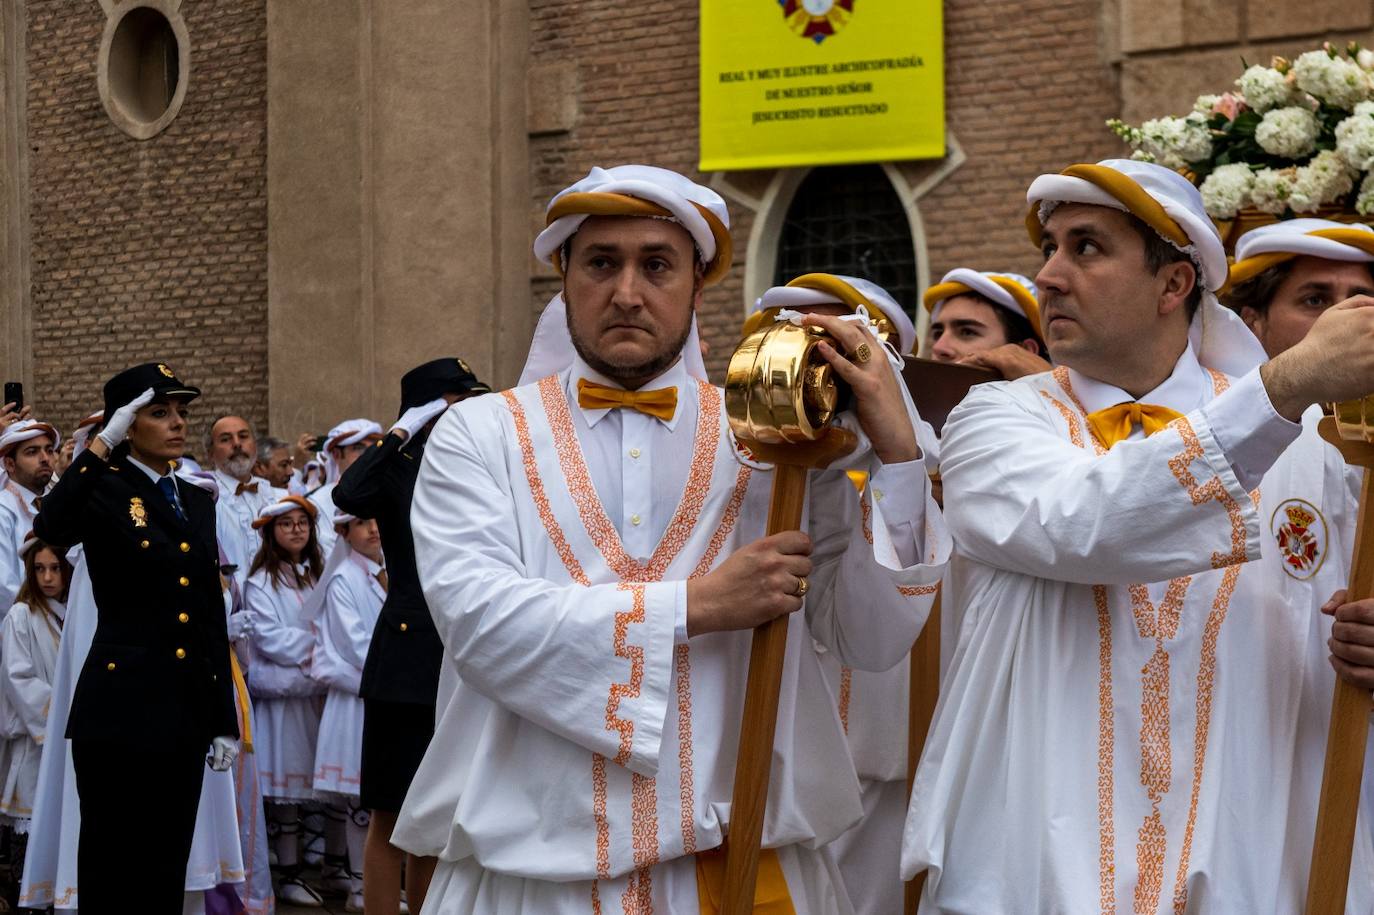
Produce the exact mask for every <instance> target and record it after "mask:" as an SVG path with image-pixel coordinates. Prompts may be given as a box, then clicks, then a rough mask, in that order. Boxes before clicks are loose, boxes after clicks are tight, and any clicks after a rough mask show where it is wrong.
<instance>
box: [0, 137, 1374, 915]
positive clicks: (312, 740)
mask: <svg viewBox="0 0 1374 915" xmlns="http://www.w3.org/2000/svg"><path fill="white" fill-rule="evenodd" d="M1028 202H1029V204H1030V206H1031V217H1030V219H1028V221H1027V225H1028V228H1029V230H1030V234H1031V238H1032V241H1033V242H1034V243H1035V244H1036V245H1037V246H1038V247H1039V249H1040V252H1041V256H1042V259H1043V266H1042V268H1041V269H1040V271H1039V272H1038V274H1037V276H1036V277H1035V278H1034V279H1033V280H1032V279H1030V278H1028V277H1025V276H1021V275H1018V274H1015V273H1011V272H1008V271H999V270H988V269H976V268H975V267H974V266H970V267H959V268H956V269H954V270H951V271H950V272H949V273H947V274H946V275H945V276H944V277H943V278H942V280H941V281H940V282H939V283H937V284H935V285H933V286H932V287H931V288H930V289H929V290H927V292H926V294H925V296H924V298H923V302H922V303H920V305H921V306H923V307H924V308H926V309H927V310H928V312H929V317H930V320H929V328H930V330H929V337H928V339H927V340H926V341H924V342H923V344H922V345H920V346H918V341H917V339H916V328H915V325H914V323H913V321H912V317H911V312H910V311H909V307H910V306H911V305H914V304H916V303H901V302H898V301H896V300H895V299H894V298H893V296H891V295H890V294H889V293H888V292H887V291H886V290H884V289H883V288H881V287H880V286H878V285H877V284H875V283H873V282H872V281H870V280H869V279H866V278H863V277H852V276H838V275H831V274H824V273H812V274H806V275H804V276H800V277H798V278H797V279H795V280H794V281H792V282H791V283H789V284H787V285H785V286H779V287H775V288H773V289H769V290H768V291H767V292H766V293H765V294H764V295H763V296H761V297H760V298H759V300H758V302H757V303H756V306H755V308H754V309H753V311H752V313H751V314H750V316H749V317H748V318H747V320H746V321H745V323H744V325H743V327H742V335H747V334H750V333H753V332H756V331H760V330H763V329H767V328H769V327H772V326H775V325H776V324H777V323H778V322H790V323H793V324H799V325H804V326H808V327H811V328H814V329H816V330H817V331H818V332H821V333H822V334H823V342H821V343H819V344H817V350H818V352H819V353H820V355H821V358H823V359H824V361H825V362H826V364H828V366H829V367H830V368H831V369H832V370H833V372H834V374H835V376H837V377H838V378H839V379H840V380H841V381H842V382H843V383H844V385H845V386H846V387H847V388H848V390H849V391H850V392H851V394H852V401H851V403H850V406H849V408H848V410H847V411H846V412H845V413H843V414H841V415H840V416H839V417H838V418H837V419H836V420H835V423H836V425H837V427H839V428H842V429H844V430H847V431H848V432H851V433H853V437H854V441H855V442H856V443H857V444H856V446H855V447H854V448H853V450H852V451H851V452H850V453H848V454H846V455H840V456H838V457H835V458H833V460H831V461H830V462H829V463H828V464H826V466H824V467H822V468H819V469H817V470H815V471H814V472H812V474H811V476H810V483H809V490H808V495H807V513H806V522H805V524H804V530H801V531H785V532H781V533H772V534H768V533H767V530H766V527H765V524H766V522H767V520H768V515H769V508H768V506H769V498H770V489H771V487H772V485H773V480H774V476H775V475H776V474H775V467H774V465H773V464H772V463H770V462H769V461H768V460H764V459H763V458H762V457H761V454H765V456H766V453H764V452H761V453H760V454H756V453H755V452H754V451H752V450H751V448H750V447H749V446H751V445H752V446H754V447H755V449H757V448H758V447H759V446H758V443H755V442H749V443H747V444H746V443H742V442H740V441H738V440H737V439H736V435H735V433H734V431H732V428H731V426H730V424H729V422H728V417H727V416H726V415H725V408H724V403H723V400H722V396H721V392H720V390H719V389H717V388H715V387H713V386H712V385H711V384H710V383H709V381H708V379H707V377H706V372H705V367H704V364H703V360H702V347H701V344H700V342H699V340H698V338H697V331H696V321H695V309H696V306H697V305H698V304H699V302H700V297H701V295H702V291H703V289H704V288H705V287H706V286H708V285H710V284H711V283H713V282H715V281H717V280H718V279H720V278H721V277H722V276H723V275H724V274H725V272H726V271H727V270H728V269H729V266H730V252H731V249H732V244H731V240H730V234H729V233H730V230H729V213H728V210H727V208H726V206H725V203H724V201H723V200H722V199H721V198H720V197H719V196H718V195H716V194H715V193H714V192H713V191H711V190H710V189H708V188H705V187H702V186H700V185H698V184H695V183H694V182H691V181H690V180H688V179H686V178H684V177H683V176H681V175H677V174H675V173H672V172H669V171H666V170H663V169H658V168H653V167H648V166H619V167H616V168H610V169H594V170H593V171H592V173H591V174H590V175H588V176H587V177H586V178H584V179H582V180H581V181H579V182H577V183H575V184H573V185H572V186H570V187H569V188H568V189H567V190H565V191H564V192H562V193H560V194H559V195H558V196H556V197H555V198H554V200H553V201H551V203H550V206H549V211H548V220H547V228H546V229H545V230H544V231H543V232H542V233H541V234H540V235H539V237H538V239H537V240H536V243H535V253H536V255H537V256H538V257H540V258H541V259H543V260H544V261H546V262H547V263H549V264H551V265H552V266H553V267H554V268H555V269H556V270H557V271H558V272H559V274H560V275H561V276H562V278H563V290H562V292H561V293H560V294H559V295H558V296H557V297H556V298H555V299H554V300H553V301H552V302H551V303H550V304H549V306H548V307H547V308H546V309H545V311H544V313H543V316H542V317H541V319H540V322H539V326H538V328H537V329H536V333H535V336H534V339H533V341H532V344H531V349H530V353H529V356H528V361H527V364H526V366H525V370H524V372H523V374H522V377H521V380H520V383H519V385H518V386H517V387H515V388H513V389H511V390H509V391H505V392H502V393H500V394H493V393H492V392H491V391H490V388H489V387H488V386H487V385H486V384H484V383H483V382H482V381H480V380H479V379H478V378H477V377H476V376H475V375H474V374H473V373H472V371H471V370H470V369H469V367H468V366H467V364H466V363H464V362H463V361H462V360H461V359H459V358H456V357H449V358H444V359H438V360H434V361H431V362H427V363H425V364H423V365H420V366H418V367H417V368H415V369H414V370H412V371H411V372H409V373H408V374H406V375H405V377H404V378H402V379H401V385H400V388H401V390H400V393H401V403H400V410H399V413H398V418H397V420H396V421H395V422H394V423H392V424H389V425H388V426H385V427H384V426H383V425H382V424H380V423H377V422H375V421H372V420H370V419H366V418H359V419H350V420H346V421H344V422H341V423H339V424H338V425H336V426H335V427H334V428H333V429H331V430H330V431H329V433H328V434H327V435H324V436H322V437H320V438H318V439H317V438H315V437H313V436H309V435H304V436H301V437H299V438H298V439H297V440H296V441H295V442H293V443H288V442H286V441H283V440H282V439H279V438H271V437H261V438H260V437H258V435H257V434H256V430H255V429H254V428H253V425H252V423H251V422H249V421H248V420H247V419H245V418H244V417H241V416H237V415H224V416H217V417H211V418H209V419H208V420H205V421H200V420H198V419H196V420H193V419H192V418H191V415H190V412H189V408H190V405H191V404H192V403H193V402H194V400H195V399H196V398H197V397H198V396H199V394H200V391H199V389H198V388H196V387H194V386H192V385H189V384H186V383H183V382H182V381H181V380H180V379H179V377H178V375H177V373H176V372H175V371H173V369H172V368H171V367H170V366H168V365H167V364H165V363H146V364H143V365H139V366H135V367H133V368H130V369H128V370H126V371H124V372H121V373H120V374H118V375H116V376H115V377H114V378H112V379H111V380H110V381H109V382H108V383H107V384H106V386H105V389H104V392H103V394H104V408H103V410H101V411H98V412H95V413H92V414H91V415H89V416H88V417H86V418H85V419H83V420H82V421H81V423H80V424H79V426H78V427H77V429H75V430H74V432H73V434H72V435H71V436H63V435H61V434H60V432H59V431H58V429H57V428H56V427H55V426H53V425H52V424H50V423H46V422H43V421H42V420H41V418H33V417H31V416H29V415H28V414H29V411H28V410H27V409H25V410H17V409H15V407H16V405H14V404H10V405H7V406H6V408H5V410H4V413H3V415H0V426H3V432H0V462H2V463H3V470H4V474H5V482H4V489H3V491H2V492H0V604H3V605H5V606H9V607H10V609H9V611H8V613H7V614H6V615H5V617H4V622H3V625H0V725H2V726H3V731H0V738H3V742H0V784H3V786H4V789H3V794H0V817H3V823H4V825H5V827H6V829H7V834H8V841H9V847H10V850H11V857H12V859H14V860H16V861H22V872H23V880H22V891H21V892H20V894H19V898H18V900H17V901H18V903H19V905H21V906H28V907H35V908H46V907H54V908H56V909H57V910H59V911H61V910H75V909H78V908H80V909H81V910H82V911H85V912H87V913H94V915H100V913H105V912H128V911H135V910H136V911H141V912H150V913H164V912H165V913H175V912H182V911H204V912H206V913H211V915H219V913H229V912H239V911H248V912H253V913H260V912H270V911H272V910H273V908H274V906H275V905H277V904H279V903H289V904H291V905H295V906H305V907H318V906H321V905H322V904H323V903H324V898H325V896H326V895H328V894H331V893H339V894H342V895H343V897H344V904H345V908H346V910H348V911H366V912H369V913H373V915H392V913H397V912H401V911H405V910H407V907H409V910H411V911H417V912H418V911H421V909H423V911H424V912H425V913H426V915H475V913H501V915H507V913H510V915H520V913H531V915H535V913H537V915H563V913H572V912H586V911H592V912H597V913H601V912H605V913H612V912H623V913H639V915H648V913H652V912H670V913H687V912H693V913H695V912H702V913H713V912H717V911H718V910H719V907H720V904H721V902H720V900H721V898H722V894H723V893H724V892H725V889H724V883H725V880H726V877H725V873H726V868H725V857H726V851H725V849H726V843H727V839H728V838H729V835H730V824H731V813H732V804H731V802H732V786H733V782H734V776H735V768H734V766H735V759H736V755H737V752H738V751H739V747H740V746H741V744H742V743H743V742H744V741H747V740H748V739H749V737H750V735H749V734H748V733H747V732H746V733H741V727H740V726H741V702H742V698H743V696H744V693H745V690H746V682H747V677H748V672H749V657H750V644H751V643H750V636H749V631H750V630H751V629H753V628H754V627H756V626H758V625H760V624H762V623H765V622H768V621H770V620H772V619H775V618H778V617H782V616H786V615H788V614H793V613H797V612H798V611H801V612H800V614H799V615H798V616H797V618H796V620H795V621H794V623H793V625H791V626H790V627H789V628H788V630H787V635H786V640H787V663H786V665H785V666H784V668H783V674H782V685H781V690H780V693H779V697H778V709H777V736H776V737H775V739H774V744H773V748H772V753H771V758H772V774H771V780H770V782H769V790H768V795H767V801H766V805H767V806H766V809H767V817H766V819H765V821H764V825H763V835H762V852H761V854H760V858H759V864H758V872H757V886H756V889H755V911H758V912H769V913H774V912H776V913H783V912H787V913H799V915H850V913H860V915H894V913H897V912H900V911H902V910H903V904H904V903H903V880H909V879H912V878H914V877H916V876H917V875H919V874H924V875H925V876H924V878H923V880H924V882H923V884H921V890H920V892H921V911H922V912H934V913H1020V912H1026V913H1039V912H1043V913H1050V912H1087V911H1103V912H1107V911H1116V910H1117V909H1118V908H1120V907H1124V906H1127V905H1132V906H1134V909H1135V910H1136V911H1141V912H1158V911H1163V910H1165V909H1168V908H1170V907H1171V906H1172V910H1173V911H1176V912H1179V911H1183V910H1185V909H1186V910H1188V911H1197V912H1226V913H1230V912H1258V911H1275V912H1297V911H1299V910H1300V909H1301V900H1302V898H1303V896H1304V892H1305V886H1306V871H1307V866H1308V858H1309V854H1310V851H1311V847H1312V835H1313V830H1314V828H1315V824H1316V808H1317V790H1318V786H1319V785H1320V782H1321V771H1322V759H1323V753H1324V749H1325V742H1326V723H1327V720H1328V717H1329V708H1328V701H1329V697H1330V694H1331V688H1332V684H1333V683H1334V681H1335V677H1337V676H1340V677H1343V678H1346V679H1347V680H1349V681H1350V682H1353V683H1356V684H1357V685H1358V686H1360V687H1361V688H1362V689H1369V688H1371V687H1374V601H1368V600H1365V601H1348V600H1347V598H1346V594H1345V592H1344V590H1343V589H1344V587H1345V581H1346V578H1347V576H1348V572H1349V569H1350V563H1351V550H1352V546H1353V542H1354V529H1355V524H1356V518H1357V516H1358V513H1359V508H1360V506H1359V485H1358V484H1359V479H1360V478H1359V474H1358V471H1357V470H1356V469H1352V468H1350V467H1347V466H1346V464H1345V463H1344V462H1343V461H1342V459H1341V458H1340V455H1339V452H1337V451H1335V450H1334V449H1333V448H1332V447H1331V446H1330V445H1328V444H1326V443H1325V442H1324V441H1322V439H1321V437H1320V436H1319V435H1318V433H1317V423H1318V420H1319V419H1320V418H1321V413H1322V411H1321V407H1320V405H1321V404H1324V403H1329V402H1334V401H1341V400H1348V399H1351V398H1357V397H1360V396H1363V395H1366V394H1369V393H1371V392H1374V229H1371V228H1369V227H1367V226H1363V225H1347V224H1338V223H1331V222H1327V221H1324V220H1313V219H1296V220H1289V221H1286V222H1280V223H1276V224H1274V225H1270V226H1266V227H1263V228H1259V229H1255V230H1253V231H1251V232H1249V233H1247V234H1246V235H1245V236H1243V237H1242V238H1241V239H1240V241H1239V243H1238V244H1237V246H1236V249H1235V254H1234V258H1233V259H1231V260H1228V257H1227V253H1226V251H1225V250H1224V248H1223V245H1222V241H1221V238H1220V236H1219V235H1218V234H1217V231H1216V228H1215V227H1214V226H1213V225H1212V223H1211V221H1210V220H1209V219H1207V217H1206V214H1205V212H1204V210H1203V207H1202V204H1201V199H1200V197H1199V195H1198V192H1197V191H1196V189H1195V188H1194V187H1193V186H1192V185H1191V184H1189V183H1188V182H1187V181H1186V180H1185V179H1183V178H1182V177H1180V176H1178V175H1177V174H1174V173H1172V172H1169V171H1167V170H1166V169H1163V168H1160V167H1158V166H1154V165H1150V164H1146V163H1141V162H1134V161H1125V160H1108V161H1106V162H1102V163H1098V164H1096V165H1077V166H1073V167H1071V168H1070V169H1066V170H1065V172H1063V173H1062V174H1058V175H1046V176H1041V177H1040V178H1038V179H1036V181H1035V182H1034V183H1033V184H1031V186H1030V189H1029V192H1028ZM976 266H977V267H979V268H986V267H987V266H989V265H976ZM917 349H921V350H923V351H924V352H927V353H928V354H929V356H930V357H931V358H932V359H933V360H935V361H940V362H961V363H965V364H971V365H977V366H981V367H983V368H986V369H989V370H990V371H991V373H992V374H993V375H995V376H996V377H998V378H1000V379H1001V381H1000V382H996V383H988V384H979V385H975V386H974V387H972V389H971V390H970V392H969V393H968V394H967V396H966V397H964V399H963V401H962V403H960V404H959V406H958V407H956V408H955V409H954V410H953V412H952V413H951V414H950V415H949V418H948V421H947V422H945V423H944V424H943V427H942V428H938V429H937V428H936V427H935V426H933V425H932V424H931V423H930V422H927V421H926V419H925V418H923V417H922V415H921V413H920V411H919V410H918V409H917V407H916V402H915V399H913V397H912V396H911V392H910V391H909V389H908V387H907V385H906V384H905V383H904V382H903V381H902V375H901V369H902V368H903V365H904V361H905V359H906V358H909V357H910V354H912V353H913V351H914V350H917ZM1313 366H1321V367H1323V370H1322V371H1313V370H1312V367H1313ZM917 383H918V384H919V380H918V381H917ZM456 404H461V405H458V406H455V405H456ZM193 428H203V429H204V441H203V446H204V447H203V451H202V452H201V457H202V458H203V462H201V463H197V461H196V460H194V459H193V457H192V454H191V448H190V447H189V446H188V442H190V441H191V438H190V435H191V432H190V430H191V429H193ZM771 453H772V454H774V456H776V454H777V452H771ZM937 595H941V597H940V604H939V606H941V608H942V610H941V613H942V616H943V619H942V622H941V628H940V631H941V639H942V644H941V651H940V668H941V690H940V694H941V698H940V704H939V707H938V708H937V710H936V712H935V716H934V721H933V722H932V724H931V728H930V732H929V737H928V739H927V742H926V744H925V750H924V753H923V755H922V756H921V759H920V761H919V767H918V768H917V769H916V774H915V779H914V787H913V788H912V789H911V790H910V793H909V794H908V785H907V773H908V760H907V752H908V740H907V738H908V735H907V730H906V729H907V726H908V709H907V704H908V697H909V677H910V676H911V673H912V672H911V669H910V664H911V661H910V652H911V648H912V645H913V644H914V643H915V641H916V639H917V638H918V636H919V635H920V633H921V631H922V629H923V627H924V626H925V625H926V624H927V621H928V619H929V618H930V614H931V611H932V608H933V607H934V606H936V599H937ZM1366 807H1371V812H1374V805H1371V797H1370V795H1369V794H1368V793H1367V794H1366V797H1365V798H1364V800H1362V802H1361V814H1360V816H1361V827H1360V829H1359V830H1358V832H1357V836H1356V840H1355V845H1354V850H1353V863H1352V877H1351V880H1350V886H1349V890H1348V901H1349V908H1348V909H1347V910H1348V911H1369V910H1370V909H1371V907H1374V879H1371V877H1370V875H1371V874H1374V819H1369V818H1367V817H1366V816H1365V808H1366Z"/></svg>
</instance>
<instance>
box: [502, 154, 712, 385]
mask: <svg viewBox="0 0 1374 915" xmlns="http://www.w3.org/2000/svg"><path fill="white" fill-rule="evenodd" d="M589 216H630V217H641V218H644V217H648V218H656V219H668V220H671V221H673V222H676V223H677V224H679V225H680V226H682V228H683V229H685V230H686V231H687V234H689V235H690V236H692V241H693V243H694V244H695V245H696V248H697V252H698V253H699V255H700V257H701V263H702V267H703V269H704V270H705V273H704V276H703V282H704V283H705V284H706V285H710V284H712V283H715V282H717V281H719V280H720V279H721V278H722V277H723V276H724V275H725V273H726V272H727V271H728V270H729V269H730V262H731V258H732V257H733V251H734V249H733V243H732V242H731V239H730V213H729V211H728V210H727V209H726V207H725V200H724V199H723V198H722V197H721V196H720V195H719V194H717V193H716V192H715V191H713V190H711V189H710V188H708V187H705V186H703V185H700V184H697V183H696V182H694V181H691V180H690V179H688V178H686V177H684V176H682V175H679V174H678V173H677V172H673V171H669V170H668V169H666V168H656V167H655V166H652V165H617V166H615V167H613V168H593V169H592V170H591V172H590V173H589V174H588V175H587V177H585V178H583V179H582V180H581V181H578V182H577V183H575V184H573V185H571V186H570V187H568V188H566V189H564V190H562V191H560V192H559V193H558V194H557V195H555V196H554V198H553V200H551V201H549V206H548V211H547V213H546V215H545V218H546V220H547V223H548V224H547V227H546V228H545V229H544V231H542V232H540V233H539V236H538V237H537V238H536V239H535V240H534V254H535V256H536V257H538V258H539V260H541V261H542V262H544V263H546V264H550V265H552V266H553V267H554V269H556V270H557V271H558V272H559V274H560V275H561V274H562V273H563V270H564V264H563V263H562V250H563V245H564V243H565V242H566V241H568V239H570V238H572V237H573V235H574V234H576V232H577V230H578V229H580V228H581V227H582V223H583V222H585V221H586V220H587V218H588V217H589ZM699 339H700V338H699V335H698V332H697V322H696V317H695V316H693V318H692V326H691V329H690V330H689V331H688V336H687V341H686V343H685V344H684V345H683V348H682V359H683V362H684V363H685V367H686V369H687V373H688V374H689V375H692V376H693V377H695V378H699V379H701V380H703V381H705V380H706V364H705V363H704V362H703V361H702V358H701V346H700V342H699ZM576 355H577V352H576V350H575V349H574V348H573V345H572V338H571V336H570V335H569V334H568V315H567V305H566V303H565V302H564V301H563V296H562V294H561V293H560V294H559V295H556V296H554V298H553V300H552V301H551V302H549V304H548V305H547V306H546V307H545V308H544V313H543V314H542V315H540V316H539V324H538V325H537V326H536V327H535V330H534V340H533V341H532V342H531V343H530V354H529V357H528V358H527V359H526V361H525V368H524V370H523V371H522V372H521V373H520V382H519V383H520V384H522V385H523V384H529V383H530V382H533V381H537V380H539V379H540V378H544V377H546V376H548V375H553V374H556V373H558V372H561V371H563V370H564V369H566V368H567V367H568V366H570V365H572V363H573V359H574V358H575V357H576Z"/></svg>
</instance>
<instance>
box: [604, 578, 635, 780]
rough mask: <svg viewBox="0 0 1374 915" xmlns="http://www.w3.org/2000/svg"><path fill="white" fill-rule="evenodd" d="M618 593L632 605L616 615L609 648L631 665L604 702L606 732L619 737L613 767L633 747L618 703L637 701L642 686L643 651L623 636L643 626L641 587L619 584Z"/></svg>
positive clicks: (627, 758)
mask: <svg viewBox="0 0 1374 915" xmlns="http://www.w3.org/2000/svg"><path fill="white" fill-rule="evenodd" d="M619 589H620V590H621V591H629V592H630V594H631V602H630V609H629V611H622V612H619V613H617V614H616V615H615V636H614V638H613V641H612V644H613V645H614V648H615V656H616V657H617V658H624V659H625V660H627V661H629V662H630V679H629V680H628V681H627V682H625V683H612V684H611V690H610V696H609V697H608V698H607V700H606V730H608V731H616V732H618V733H619V734H620V750H619V752H617V753H616V754H615V760H614V762H615V764H616V765H618V766H623V765H625V764H626V763H628V762H629V761H630V750H631V747H632V745H633V743H634V736H635V724H634V722H633V721H630V720H627V719H625V718H621V717H619V715H618V713H619V711H620V700H621V699H637V698H639V692H640V688H641V687H642V686H643V685H644V649H643V648H642V647H640V646H639V645H628V644H626V642H625V635H626V633H628V632H629V629H630V625H631V624H632V623H642V622H644V610H645V604H644V586H643V585H627V584H624V583H622V584H620V585H619Z"/></svg>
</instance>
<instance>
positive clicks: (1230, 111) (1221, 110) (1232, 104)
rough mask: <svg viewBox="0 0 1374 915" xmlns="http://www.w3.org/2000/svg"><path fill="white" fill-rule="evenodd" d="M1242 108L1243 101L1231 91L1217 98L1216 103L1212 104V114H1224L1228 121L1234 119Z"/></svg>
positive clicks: (1243, 108)
mask: <svg viewBox="0 0 1374 915" xmlns="http://www.w3.org/2000/svg"><path fill="white" fill-rule="evenodd" d="M1244 110H1245V103H1244V102H1243V101H1241V99H1240V98H1239V97H1238V96H1237V95H1235V93H1232V92H1227V93H1226V94H1225V95H1223V96H1222V97H1221V98H1219V99H1217V102H1216V104H1215V105H1213V106H1212V113H1213V114H1224V115H1226V120H1228V121H1234V120H1235V119H1236V115H1238V114H1240V113H1241V112H1242V111H1244Z"/></svg>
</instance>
